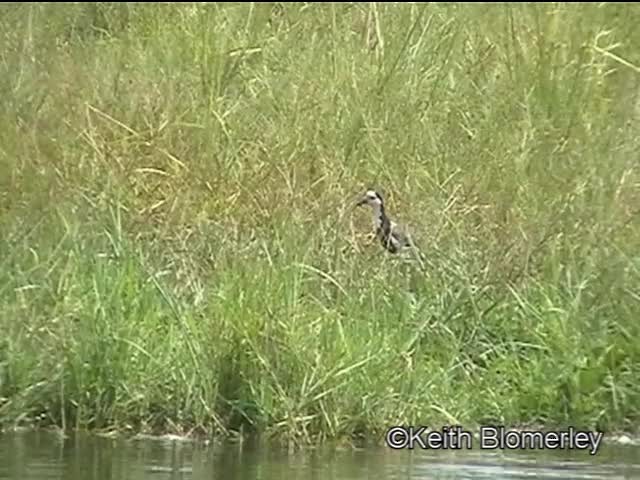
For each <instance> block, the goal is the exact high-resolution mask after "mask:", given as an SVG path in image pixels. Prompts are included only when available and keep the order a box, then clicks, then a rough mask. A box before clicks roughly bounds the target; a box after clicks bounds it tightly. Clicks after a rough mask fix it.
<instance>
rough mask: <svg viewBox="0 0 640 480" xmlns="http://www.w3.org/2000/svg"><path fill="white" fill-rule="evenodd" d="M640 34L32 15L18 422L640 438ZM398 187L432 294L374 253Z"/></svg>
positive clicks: (22, 7) (638, 18) (562, 10)
mask: <svg viewBox="0 0 640 480" xmlns="http://www.w3.org/2000/svg"><path fill="white" fill-rule="evenodd" d="M639 24H640V9H638V7H637V6H635V5H633V4H583V5H579V6H574V5H570V4H529V5H524V4H494V5H487V4H484V5H472V4H465V5H461V4H423V5H417V4H412V5H409V4H407V5H398V4H396V5H391V4H385V5H382V4H369V3H366V4H365V3H363V4H311V3H307V4H280V3H275V4H266V3H265V4H258V3H253V4H227V5H221V4H218V5H216V4H162V5H161V4H109V3H92V4H82V3H74V4H66V5H55V4H37V3H33V4H6V5H4V6H2V7H1V8H0V25H1V29H0V31H1V32H2V33H0V36H1V40H0V41H1V42H2V48H0V89H1V95H2V99H3V100H2V102H0V171H1V172H2V174H1V175H0V232H1V235H0V330H1V331H2V332H3V335H2V336H1V337H0V422H2V424H3V425H4V426H12V425H23V424H37V425H56V426H60V427H62V428H65V429H70V428H82V429H84V428H88V429H114V430H118V431H146V432H158V431H161V432H174V433H184V432H189V431H199V432H205V433H209V434H210V433H213V432H219V433H223V434H230V433H233V432H239V431H240V432H256V433H262V434H267V435H269V436H272V437H275V438H281V439H288V440H293V441H296V442H301V443H305V442H309V441H311V440H313V439H320V440H322V439H330V438H348V437H354V436H363V437H365V438H370V439H374V438H379V437H378V436H379V435H381V434H383V433H384V432H385V431H386V429H387V428H389V427H390V426H392V425H397V424H412V425H430V426H432V427H433V428H440V427H441V426H442V425H451V424H462V425H464V426H466V427H469V428H473V427H474V426H477V425H479V424H487V423H488V422H492V423H499V424H505V425H523V424H535V425H544V426H548V427H554V426H558V427H559V426H568V425H573V426H576V427H587V428H598V429H602V430H605V431H607V432H608V431H612V430H625V431H633V430H635V429H636V426H637V424H638V421H639V420H640V383H638V379H639V378H640V342H638V338H640V323H639V322H638V318H640V289H639V288H638V286H639V285H640V256H639V255H638V252H640V225H639V222H638V212H639V207H640V171H639V168H638V166H639V164H638V159H639V158H640V156H639V153H640V135H638V132H639V131H640V122H639V118H640V48H639V47H640V30H639V29H638V28H637V26H638V25H639ZM371 186H373V187H376V188H380V190H381V192H382V193H383V194H384V195H385V198H386V200H387V203H388V210H389V212H390V213H391V214H392V216H393V217H394V219H396V220H398V221H401V222H403V223H406V224H408V225H410V226H411V228H412V231H413V235H414V237H416V239H417V242H418V243H419V244H420V246H421V248H422V250H423V252H424V254H425V256H426V259H427V261H426V264H425V265H424V268H422V267H420V266H418V265H417V264H416V263H415V262H412V261H411V259H410V258H409V259H403V258H401V257H398V256H394V255H390V254H387V253H386V252H383V251H382V249H381V248H380V245H379V244H377V243H375V242H373V241H372V240H371V238H370V236H369V234H370V232H371V219H370V213H369V212H368V211H367V210H366V209H355V208H353V204H354V201H355V200H356V199H357V197H358V195H360V194H361V193H363V192H364V190H365V189H366V188H369V187H371Z"/></svg>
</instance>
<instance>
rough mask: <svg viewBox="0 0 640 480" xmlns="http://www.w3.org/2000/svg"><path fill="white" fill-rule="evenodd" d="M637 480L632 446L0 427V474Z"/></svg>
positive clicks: (639, 469)
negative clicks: (301, 443) (260, 438)
mask: <svg viewBox="0 0 640 480" xmlns="http://www.w3.org/2000/svg"><path fill="white" fill-rule="evenodd" d="M534 477H538V478H546V479H561V478H562V479H565V478H566V479H632V478H633V479H635V478H639V479H640V447H638V446H618V445H614V444H607V443H605V444H603V446H601V448H600V449H599V451H598V453H597V454H596V455H593V456H592V455H589V453H588V452H586V451H573V452H569V451H563V452H549V451H525V452H522V451H491V452H489V451H477V450H459V451H455V452H454V451H450V450H449V451H442V450H440V451H434V450H427V451H425V450H420V449H414V450H412V451H407V450H404V451H396V450H392V449H390V448H384V447H380V448H365V449H361V450H357V449H351V448H348V449H342V450H335V449H333V450H327V449H322V450H311V451H309V450H306V451H296V452H294V453H288V452H287V451H286V450H281V449H275V448H266V447H261V448H257V447H250V446H248V445H247V444H244V445H242V446H241V445H239V444H233V443H231V444H230V443H227V444H223V445H214V444H209V445H206V444H204V443H202V442H200V443H196V442H194V443H192V442H184V441H177V440H167V439H145V440H140V439H109V438H103V437H97V436H92V435H85V434H82V435H80V434H76V435H74V434H71V435H69V436H67V437H66V438H63V437H62V436H60V435H58V434H55V433H50V432H11V433H0V480H8V479H12V480H45V479H47V480H50V479H64V480H98V479H100V480H102V479H109V480H147V479H149V480H165V479H206V480H213V479H225V480H226V479H231V480H233V479H260V480H281V479H286V480H296V479H300V480H302V479H304V480H306V479H338V480H347V479H348V480H365V479H376V480H377V479H380V480H382V479H385V480H387V479H388V480H400V479H402V480H408V479H416V480H417V479H420V480H426V479H445V478H446V479H453V478H456V479H458V478H460V479H470V478H473V479H477V478H479V479H523V478H534Z"/></svg>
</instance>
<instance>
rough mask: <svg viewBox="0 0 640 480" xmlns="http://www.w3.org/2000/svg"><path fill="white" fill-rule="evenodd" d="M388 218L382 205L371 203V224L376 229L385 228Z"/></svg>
mask: <svg viewBox="0 0 640 480" xmlns="http://www.w3.org/2000/svg"><path fill="white" fill-rule="evenodd" d="M388 224H389V219H388V218H387V215H386V214H385V212H384V206H382V205H373V226H374V227H375V228H376V230H377V229H386V228H387V225H388Z"/></svg>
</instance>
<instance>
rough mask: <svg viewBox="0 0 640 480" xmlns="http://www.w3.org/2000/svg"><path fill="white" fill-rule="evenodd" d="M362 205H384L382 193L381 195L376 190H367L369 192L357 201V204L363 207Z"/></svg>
mask: <svg viewBox="0 0 640 480" xmlns="http://www.w3.org/2000/svg"><path fill="white" fill-rule="evenodd" d="M362 205H370V206H372V207H381V206H382V195H380V194H379V193H378V192H376V191H375V190H367V193H365V194H364V195H363V197H362V198H361V199H360V200H359V201H358V203H356V206H358V207H361V206H362Z"/></svg>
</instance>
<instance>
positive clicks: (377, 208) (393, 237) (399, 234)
mask: <svg viewBox="0 0 640 480" xmlns="http://www.w3.org/2000/svg"><path fill="white" fill-rule="evenodd" d="M362 205H369V206H370V207H371V209H372V212H373V226H374V228H375V232H376V237H378V240H380V243H381V244H382V246H383V247H384V248H386V249H387V250H388V251H389V252H391V253H398V252H400V251H401V250H403V249H404V248H408V247H414V244H413V241H412V239H411V237H410V236H409V234H408V232H407V231H406V230H405V229H403V228H401V227H399V226H398V225H397V224H396V223H395V222H394V221H392V220H391V219H390V218H389V217H388V216H387V214H386V212H385V209H384V200H383V199H382V195H380V194H379V193H378V192H376V191H375V190H368V191H367V193H365V194H364V196H363V197H362V199H361V200H360V201H358V203H357V204H356V206H358V207H359V206H362Z"/></svg>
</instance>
